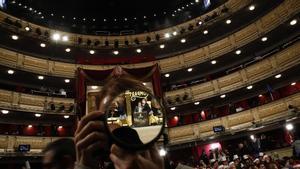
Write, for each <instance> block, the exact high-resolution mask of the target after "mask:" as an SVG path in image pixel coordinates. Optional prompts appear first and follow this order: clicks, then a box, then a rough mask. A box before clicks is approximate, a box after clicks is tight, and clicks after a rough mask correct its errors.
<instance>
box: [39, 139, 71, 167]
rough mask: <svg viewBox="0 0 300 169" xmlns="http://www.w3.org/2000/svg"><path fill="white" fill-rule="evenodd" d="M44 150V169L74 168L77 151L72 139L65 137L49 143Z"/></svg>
mask: <svg viewBox="0 0 300 169" xmlns="http://www.w3.org/2000/svg"><path fill="white" fill-rule="evenodd" d="M43 152H44V158H43V168H44V169H66V168H74V163H75V160H76V152H75V144H74V141H73V140H72V139H68V138H64V139H59V140H56V141H54V142H52V143H50V144H48V145H47V146H46V148H45V149H44V150H43Z"/></svg>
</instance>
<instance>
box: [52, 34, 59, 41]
mask: <svg viewBox="0 0 300 169" xmlns="http://www.w3.org/2000/svg"><path fill="white" fill-rule="evenodd" d="M52 39H53V40H55V41H58V40H60V34H59V33H54V34H53V35H52Z"/></svg>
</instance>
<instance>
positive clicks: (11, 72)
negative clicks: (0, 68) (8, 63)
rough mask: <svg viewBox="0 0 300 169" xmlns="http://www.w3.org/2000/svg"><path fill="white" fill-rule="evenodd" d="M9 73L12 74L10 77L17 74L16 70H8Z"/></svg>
mask: <svg viewBox="0 0 300 169" xmlns="http://www.w3.org/2000/svg"><path fill="white" fill-rule="evenodd" d="M7 73H8V74H10V75H12V74H14V73H15V71H14V70H8V71H7Z"/></svg>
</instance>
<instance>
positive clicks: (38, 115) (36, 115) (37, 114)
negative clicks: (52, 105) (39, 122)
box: [34, 113, 42, 117]
mask: <svg viewBox="0 0 300 169" xmlns="http://www.w3.org/2000/svg"><path fill="white" fill-rule="evenodd" d="M34 116H35V117H41V116H42V115H41V114H39V113H36V114H34Z"/></svg>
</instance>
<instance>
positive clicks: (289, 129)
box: [285, 123, 294, 131]
mask: <svg viewBox="0 0 300 169" xmlns="http://www.w3.org/2000/svg"><path fill="white" fill-rule="evenodd" d="M285 128H286V129H287V130H288V131H291V130H293V129H294V125H293V124H291V123H288V124H286V125H285Z"/></svg>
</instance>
